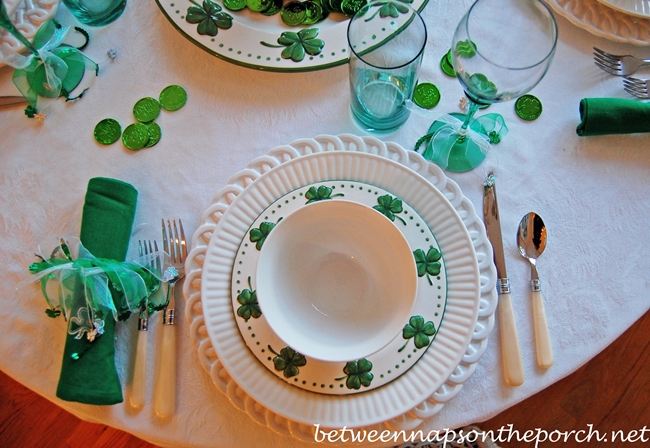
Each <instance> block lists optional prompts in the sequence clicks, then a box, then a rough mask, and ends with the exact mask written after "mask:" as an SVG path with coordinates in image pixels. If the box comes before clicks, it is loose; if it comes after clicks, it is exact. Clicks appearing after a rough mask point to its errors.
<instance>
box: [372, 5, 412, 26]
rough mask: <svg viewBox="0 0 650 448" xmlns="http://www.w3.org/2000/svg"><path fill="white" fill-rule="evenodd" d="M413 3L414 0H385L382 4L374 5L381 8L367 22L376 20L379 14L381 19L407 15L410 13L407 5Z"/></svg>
mask: <svg viewBox="0 0 650 448" xmlns="http://www.w3.org/2000/svg"><path fill="white" fill-rule="evenodd" d="M411 3H413V0H385V1H381V2H376V3H374V4H372V6H373V7H379V10H378V11H377V12H375V13H374V14H373V15H372V16H371V17H370V18H368V19H366V22H369V21H371V20H372V19H374V18H375V17H376V16H377V14H379V17H381V18H385V17H392V18H395V19H396V18H398V17H399V15H400V14H406V13H407V12H408V11H409V8H408V6H407V5H409V4H411Z"/></svg>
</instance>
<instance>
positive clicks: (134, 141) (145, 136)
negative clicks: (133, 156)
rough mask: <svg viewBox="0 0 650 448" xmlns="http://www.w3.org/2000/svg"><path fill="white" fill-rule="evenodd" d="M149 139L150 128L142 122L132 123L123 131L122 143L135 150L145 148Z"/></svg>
mask: <svg viewBox="0 0 650 448" xmlns="http://www.w3.org/2000/svg"><path fill="white" fill-rule="evenodd" d="M148 141H149V129H148V128H147V126H146V125H144V124H142V123H133V124H130V125H128V126H127V127H126V128H125V129H124V132H122V143H124V146H126V147H127V148H129V149H131V150H133V151H137V150H139V149H142V148H144V147H145V146H146V145H147V142H148Z"/></svg>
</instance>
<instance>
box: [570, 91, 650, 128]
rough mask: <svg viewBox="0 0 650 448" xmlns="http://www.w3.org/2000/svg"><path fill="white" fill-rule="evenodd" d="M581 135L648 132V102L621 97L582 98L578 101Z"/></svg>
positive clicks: (649, 121)
mask: <svg viewBox="0 0 650 448" xmlns="http://www.w3.org/2000/svg"><path fill="white" fill-rule="evenodd" d="M576 132H577V133H578V135H579V136H581V137H587V136H590V135H607V134H633V133H638V132H650V103H644V102H641V101H637V100H628V99H622V98H584V99H582V100H581V101H580V124H579V125H578V127H577V128H576Z"/></svg>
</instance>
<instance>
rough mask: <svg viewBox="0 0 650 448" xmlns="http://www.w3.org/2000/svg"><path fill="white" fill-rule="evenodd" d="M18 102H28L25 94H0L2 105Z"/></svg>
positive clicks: (0, 104)
mask: <svg viewBox="0 0 650 448" xmlns="http://www.w3.org/2000/svg"><path fill="white" fill-rule="evenodd" d="M18 104H27V100H26V99H25V97H24V96H0V107H9V106H16V105H18Z"/></svg>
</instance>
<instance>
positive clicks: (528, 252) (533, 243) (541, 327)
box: [517, 212, 553, 369]
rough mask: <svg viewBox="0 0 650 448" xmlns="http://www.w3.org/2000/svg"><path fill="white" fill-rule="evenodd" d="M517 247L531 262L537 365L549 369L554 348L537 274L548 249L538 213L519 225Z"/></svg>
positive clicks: (544, 227)
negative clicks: (540, 260) (542, 256)
mask: <svg viewBox="0 0 650 448" xmlns="http://www.w3.org/2000/svg"><path fill="white" fill-rule="evenodd" d="M517 245H518V246H519V252H520V253H521V255H522V256H523V257H524V258H526V259H527V260H528V261H529V262H530V267H531V279H530V290H531V296H532V301H533V326H534V330H535V350H536V351H537V364H538V365H539V366H540V367H542V368H544V369H548V368H549V367H551V366H552V365H553V348H552V347H551V338H550V335H549V332H548V324H547V322H546V311H545V310H544V299H543V298H542V287H541V283H540V281H539V275H538V274H537V259H538V258H539V256H540V255H542V253H543V252H544V249H546V226H545V225H544V221H542V218H541V217H540V216H539V215H537V214H536V213H533V212H531V213H528V214H527V215H525V216H524V217H523V218H522V219H521V222H520V223H519V230H518V232H517Z"/></svg>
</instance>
